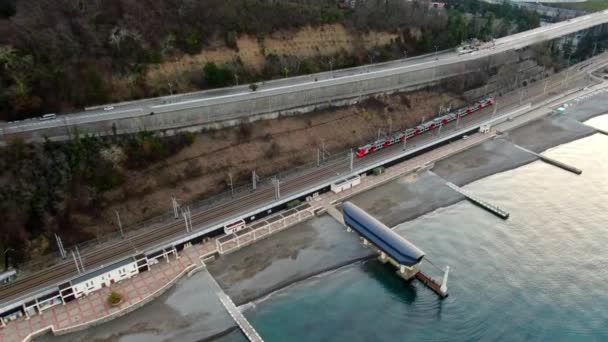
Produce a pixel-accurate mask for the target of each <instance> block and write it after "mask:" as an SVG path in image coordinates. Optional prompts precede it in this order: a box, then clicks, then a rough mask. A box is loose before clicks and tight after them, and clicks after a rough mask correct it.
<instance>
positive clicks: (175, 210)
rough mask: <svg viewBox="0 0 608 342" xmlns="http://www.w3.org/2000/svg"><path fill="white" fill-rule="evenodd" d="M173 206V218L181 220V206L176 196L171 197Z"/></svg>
mask: <svg viewBox="0 0 608 342" xmlns="http://www.w3.org/2000/svg"><path fill="white" fill-rule="evenodd" d="M171 205H172V206H173V217H175V219H176V220H177V219H178V218H179V204H178V203H177V199H176V198H175V197H174V196H171Z"/></svg>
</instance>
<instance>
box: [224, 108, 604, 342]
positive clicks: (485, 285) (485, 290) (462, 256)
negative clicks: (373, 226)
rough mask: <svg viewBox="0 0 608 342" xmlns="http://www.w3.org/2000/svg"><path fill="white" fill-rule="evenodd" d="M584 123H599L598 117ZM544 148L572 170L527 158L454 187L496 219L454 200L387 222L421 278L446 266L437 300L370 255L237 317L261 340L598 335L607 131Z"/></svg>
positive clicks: (436, 275) (601, 324)
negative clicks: (501, 213) (420, 259)
mask: <svg viewBox="0 0 608 342" xmlns="http://www.w3.org/2000/svg"><path fill="white" fill-rule="evenodd" d="M588 124H590V125H596V126H597V127H599V128H603V129H608V117H600V118H595V119H592V120H591V121H590V122H588ZM544 154H546V155H548V156H550V157H552V158H555V159H557V160H560V161H563V162H565V163H568V164H571V165H574V166H576V167H577V168H580V169H582V170H583V174H582V175H580V176H577V175H574V174H572V173H569V172H566V171H564V170H562V169H559V168H556V167H555V166H551V165H548V164H545V163H543V162H540V161H537V162H533V163H531V164H528V165H525V166H523V167H520V168H517V169H514V170H511V171H508V172H504V173H500V174H496V175H493V176H490V177H487V178H484V179H482V180H479V181H476V182H474V183H471V184H469V185H467V186H465V187H464V188H465V189H467V190H469V191H471V192H473V193H475V194H477V195H478V196H479V197H481V198H484V199H486V200H488V201H489V202H491V203H494V204H496V205H498V206H500V207H501V208H504V209H506V210H507V211H509V212H510V213H511V216H510V218H509V219H508V220H506V221H503V220H500V219H498V218H497V217H495V216H493V215H491V214H489V213H487V212H485V211H483V210H481V209H480V208H478V207H475V206H474V205H472V204H470V203H468V202H466V201H463V202H460V203H458V204H456V205H453V206H450V207H447V208H442V209H439V210H437V211H434V212H432V213H429V214H427V215H424V216H422V217H419V218H417V219H415V220H413V221H409V222H406V223H403V224H401V225H399V226H397V227H396V228H395V231H396V232H397V233H399V234H400V235H402V236H404V237H406V238H407V239H409V240H410V241H412V242H413V243H415V244H416V245H417V246H419V247H420V248H421V249H422V250H424V251H425V252H426V258H427V259H428V260H429V261H430V262H431V263H432V264H431V263H429V262H426V261H425V262H424V263H423V265H422V268H423V270H424V271H425V272H426V273H429V274H431V275H432V276H433V277H434V278H436V279H440V278H441V276H442V271H441V269H440V268H443V267H444V266H446V265H449V266H450V276H449V281H448V289H449V297H448V298H447V299H444V300H441V299H439V298H438V297H437V295H435V294H434V293H433V292H431V291H430V290H429V289H427V288H425V287H424V286H423V285H422V284H420V283H419V282H416V281H414V282H411V283H409V284H408V283H406V282H404V281H403V280H401V279H400V278H399V277H398V276H397V275H396V274H395V269H394V268H392V267H390V266H386V265H382V264H380V263H379V262H378V261H376V260H370V261H366V262H363V263H358V264H354V265H351V266H348V267H345V268H342V269H340V270H338V271H336V272H333V273H331V274H327V275H324V276H321V277H315V278H312V279H310V280H307V281H304V282H301V283H299V284H297V285H295V286H291V287H289V288H288V289H286V290H283V291H279V292H277V293H275V294H274V295H272V296H271V297H270V298H268V299H266V300H264V301H262V302H260V303H257V305H256V306H255V308H254V309H251V310H248V311H246V312H245V315H246V316H247V318H248V319H249V320H250V321H251V323H252V324H253V326H254V327H255V328H256V329H257V330H258V332H259V333H260V335H261V336H262V337H263V338H264V340H265V341H270V342H272V341H497V340H500V341H528V340H535V341H606V340H608V136H605V135H601V134H595V135H592V136H589V137H587V138H584V139H580V140H577V141H574V142H571V143H568V144H565V145H561V146H558V147H556V148H553V149H550V150H548V151H546V152H544ZM242 338H243V337H242V336H238V334H232V335H231V336H229V337H228V338H226V340H241V339H242Z"/></svg>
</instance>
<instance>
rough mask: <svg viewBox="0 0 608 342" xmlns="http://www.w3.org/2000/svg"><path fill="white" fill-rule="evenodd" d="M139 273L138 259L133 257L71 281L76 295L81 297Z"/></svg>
mask: <svg viewBox="0 0 608 342" xmlns="http://www.w3.org/2000/svg"><path fill="white" fill-rule="evenodd" d="M138 273H139V269H138V267H137V261H136V260H135V258H133V257H131V258H128V259H125V260H122V261H119V262H117V263H115V264H112V265H110V266H108V267H104V268H101V269H99V270H97V271H95V272H91V273H89V274H85V275H82V276H80V277H78V278H76V279H74V280H72V281H71V283H72V289H73V291H74V297H75V298H80V297H82V296H86V295H88V294H89V293H91V292H94V291H97V290H99V289H101V288H103V287H109V286H110V285H112V284H114V283H117V282H119V281H122V280H125V279H128V278H131V277H133V276H135V275H137V274H138Z"/></svg>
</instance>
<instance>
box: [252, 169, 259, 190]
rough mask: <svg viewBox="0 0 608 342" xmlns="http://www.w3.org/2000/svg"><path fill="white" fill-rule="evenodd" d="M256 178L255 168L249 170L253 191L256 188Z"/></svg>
mask: <svg viewBox="0 0 608 342" xmlns="http://www.w3.org/2000/svg"><path fill="white" fill-rule="evenodd" d="M257 180H258V176H257V175H256V174H255V170H252V171H251V187H252V189H253V191H255V189H257Z"/></svg>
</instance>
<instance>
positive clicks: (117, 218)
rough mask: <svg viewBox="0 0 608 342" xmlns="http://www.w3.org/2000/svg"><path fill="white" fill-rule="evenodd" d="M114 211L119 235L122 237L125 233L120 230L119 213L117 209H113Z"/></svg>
mask: <svg viewBox="0 0 608 342" xmlns="http://www.w3.org/2000/svg"><path fill="white" fill-rule="evenodd" d="M114 213H115V214H116V220H117V222H118V229H119V230H120V236H121V237H122V238H123V239H124V238H125V234H124V233H123V231H122V222H120V215H119V214H118V210H114Z"/></svg>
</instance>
